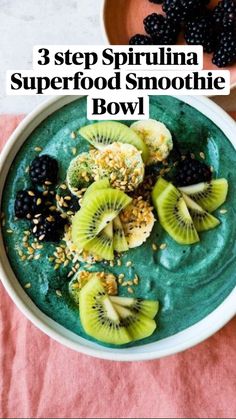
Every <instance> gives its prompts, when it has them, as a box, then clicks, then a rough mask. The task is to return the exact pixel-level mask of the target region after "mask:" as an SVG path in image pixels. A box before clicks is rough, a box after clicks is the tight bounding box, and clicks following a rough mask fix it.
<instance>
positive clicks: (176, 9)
mask: <svg viewBox="0 0 236 419" xmlns="http://www.w3.org/2000/svg"><path fill="white" fill-rule="evenodd" d="M208 3H209V0H164V1H163V6H162V8H163V11H164V12H165V13H166V16H167V17H168V18H170V19H172V20H175V21H176V22H184V21H187V20H188V19H189V18H191V17H195V16H197V15H198V14H200V13H202V9H203V8H204V7H205V5H206V4H208Z"/></svg>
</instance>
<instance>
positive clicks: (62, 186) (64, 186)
mask: <svg viewBox="0 0 236 419" xmlns="http://www.w3.org/2000/svg"><path fill="white" fill-rule="evenodd" d="M59 188H60V189H64V190H65V189H67V186H66V185H65V184H64V183H62V184H61V185H60V186H59Z"/></svg>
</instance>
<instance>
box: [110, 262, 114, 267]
mask: <svg viewBox="0 0 236 419" xmlns="http://www.w3.org/2000/svg"><path fill="white" fill-rule="evenodd" d="M113 266H114V262H113V260H110V267H111V268H113Z"/></svg>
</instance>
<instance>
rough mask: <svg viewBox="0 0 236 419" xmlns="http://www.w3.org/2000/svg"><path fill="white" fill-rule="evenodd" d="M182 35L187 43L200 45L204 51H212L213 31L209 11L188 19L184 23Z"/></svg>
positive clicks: (213, 43) (213, 42)
mask: <svg viewBox="0 0 236 419" xmlns="http://www.w3.org/2000/svg"><path fill="white" fill-rule="evenodd" d="M184 37H185V41H186V42H187V44H189V45H202V46H203V50H204V52H207V53H211V52H213V50H214V46H215V32H214V24H213V19H212V16H211V14H210V13H209V14H206V15H204V16H198V17H196V18H195V19H192V20H189V21H188V22H187V23H186V27H185V34H184Z"/></svg>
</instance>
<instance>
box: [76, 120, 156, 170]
mask: <svg viewBox="0 0 236 419" xmlns="http://www.w3.org/2000/svg"><path fill="white" fill-rule="evenodd" d="M79 134H80V135H81V136H82V137H84V138H85V139H86V140H87V141H89V142H90V143H91V144H92V145H93V146H94V147H95V148H97V149H99V150H100V149H102V148H104V147H106V146H107V145H109V144H112V143H114V142H119V143H125V144H132V145H133V146H135V147H136V148H137V149H138V150H140V151H141V152H142V158H143V161H144V162H145V161H147V158H148V154H149V153H148V148H147V146H146V144H145V143H144V141H143V140H142V139H141V138H140V136H139V135H138V134H136V132H134V131H133V130H132V129H131V128H129V127H127V126H126V125H124V124H121V123H120V122H114V121H102V122H97V123H95V124H91V125H86V126H85V127H82V128H80V130H79Z"/></svg>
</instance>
